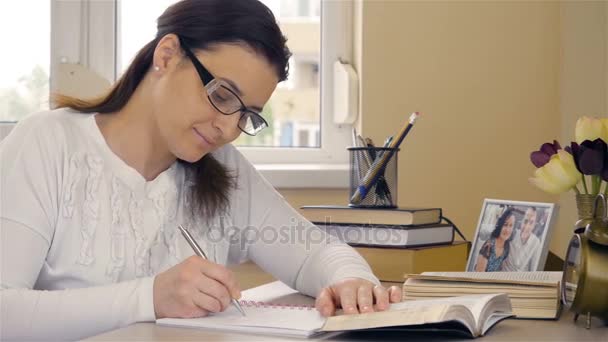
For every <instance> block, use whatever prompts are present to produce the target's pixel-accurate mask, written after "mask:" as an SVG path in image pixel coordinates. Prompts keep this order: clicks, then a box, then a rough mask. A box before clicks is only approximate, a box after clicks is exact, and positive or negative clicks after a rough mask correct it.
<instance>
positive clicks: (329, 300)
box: [315, 278, 401, 317]
mask: <svg viewBox="0 0 608 342" xmlns="http://www.w3.org/2000/svg"><path fill="white" fill-rule="evenodd" d="M400 301H401V290H400V289H399V287H397V286H391V287H390V288H388V289H386V288H385V287H384V286H382V285H376V284H374V283H372V282H371V281H369V280H365V279H360V278H347V279H344V280H342V281H340V282H338V283H336V284H333V285H331V286H329V287H326V288H324V289H323V290H321V293H319V295H318V296H317V300H316V302H315V307H316V308H317V310H318V311H319V312H320V313H321V314H322V315H323V316H326V317H327V316H333V315H334V314H335V313H336V309H337V308H338V307H342V310H343V311H344V313H345V314H356V313H364V312H373V311H384V310H386V309H388V307H389V303H397V302H400Z"/></svg>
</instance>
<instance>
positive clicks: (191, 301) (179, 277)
mask: <svg viewBox="0 0 608 342" xmlns="http://www.w3.org/2000/svg"><path fill="white" fill-rule="evenodd" d="M240 297H241V290H240V289H239V286H238V285H237V283H236V279H235V278H234V275H233V273H232V271H230V270H229V269H227V268H226V267H224V266H222V265H219V264H215V263H213V262H211V261H208V260H205V259H203V258H201V257H198V256H191V257H189V258H188V259H186V260H184V261H182V262H181V263H179V264H177V265H175V266H173V267H171V268H170V269H168V270H166V271H165V272H162V273H160V274H158V275H157V276H156V277H155V278H154V312H155V314H156V318H157V319H158V318H165V317H174V318H192V317H203V316H206V315H207V314H208V313H210V312H220V311H224V310H226V308H227V307H228V306H229V305H230V303H231V300H232V298H237V299H238V298H240Z"/></svg>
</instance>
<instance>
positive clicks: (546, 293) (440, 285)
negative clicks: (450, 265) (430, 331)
mask: <svg viewBox="0 0 608 342" xmlns="http://www.w3.org/2000/svg"><path fill="white" fill-rule="evenodd" d="M406 277H407V280H406V281H405V284H404V285H403V297H404V299H406V300H412V299H424V300H427V299H431V298H445V297H450V296H463V295H470V294H491V293H506V294H508V295H509V298H510V299H511V304H512V305H513V313H514V314H515V315H516V316H517V318H545V319H547V318H549V319H553V318H557V317H558V315H559V312H560V309H561V300H560V281H561V278H562V272H424V273H422V274H409V275H407V276H406Z"/></svg>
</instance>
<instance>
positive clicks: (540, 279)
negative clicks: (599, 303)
mask: <svg viewBox="0 0 608 342" xmlns="http://www.w3.org/2000/svg"><path fill="white" fill-rule="evenodd" d="M421 275H423V276H439V277H449V278H465V279H473V280H496V281H508V282H512V283H520V282H524V283H531V284H542V285H555V284H557V283H559V282H560V281H561V280H562V272H423V273H422V274H421Z"/></svg>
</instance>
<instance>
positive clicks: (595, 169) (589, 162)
mask: <svg viewBox="0 0 608 342" xmlns="http://www.w3.org/2000/svg"><path fill="white" fill-rule="evenodd" d="M566 151H568V152H570V153H571V154H572V156H573V157H574V164H575V165H576V168H577V169H578V170H579V171H580V172H581V173H582V174H584V175H601V176H602V179H604V180H607V179H608V155H607V154H608V146H606V143H605V142H604V140H602V139H599V138H598V139H595V140H593V141H591V140H585V141H583V142H582V143H581V144H580V145H579V144H577V143H576V142H572V143H571V144H570V146H568V147H566Z"/></svg>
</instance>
